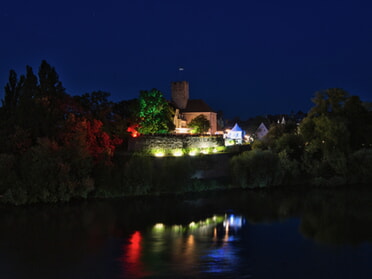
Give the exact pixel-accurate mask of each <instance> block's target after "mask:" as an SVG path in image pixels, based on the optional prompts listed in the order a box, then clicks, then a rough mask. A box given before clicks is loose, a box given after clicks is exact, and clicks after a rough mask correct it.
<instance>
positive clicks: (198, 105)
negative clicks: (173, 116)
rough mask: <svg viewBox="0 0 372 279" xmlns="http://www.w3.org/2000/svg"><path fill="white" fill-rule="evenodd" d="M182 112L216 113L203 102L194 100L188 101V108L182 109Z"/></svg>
mask: <svg viewBox="0 0 372 279" xmlns="http://www.w3.org/2000/svg"><path fill="white" fill-rule="evenodd" d="M181 112H214V111H213V109H211V107H210V106H208V105H207V104H206V103H205V102H204V101H203V100H201V99H194V100H188V102H187V106H186V108H185V109H182V110H181Z"/></svg>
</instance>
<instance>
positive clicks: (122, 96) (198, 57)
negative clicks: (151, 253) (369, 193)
mask: <svg viewBox="0 0 372 279" xmlns="http://www.w3.org/2000/svg"><path fill="white" fill-rule="evenodd" d="M3 2H4V1H3ZM0 35H1V37H0V38H1V43H0V86H1V88H2V87H3V86H4V85H5V84H6V82H7V79H8V74H9V70H10V69H14V70H16V72H17V73H18V74H23V73H25V66H26V65H30V66H32V67H33V68H34V71H35V72H37V70H38V67H39V65H40V62H41V60H42V59H45V60H47V61H48V62H49V64H51V65H52V66H54V67H55V68H56V70H57V73H58V74H59V76H60V80H61V81H62V83H63V85H64V87H65V88H66V91H67V93H69V94H71V95H80V94H83V93H86V92H92V91H96V90H103V91H107V92H110V93H111V99H112V100H113V101H120V100H129V99H132V98H136V97H138V95H139V91H140V90H150V89H152V88H157V89H159V90H161V91H162V92H163V93H164V94H165V96H166V97H167V98H170V82H171V81H175V80H179V79H182V80H188V81H189V82H190V96H191V98H194V99H199V98H201V99H204V100H205V101H206V102H207V103H208V104H210V106H211V107H212V108H213V109H214V110H223V111H224V113H225V116H226V117H234V116H240V117H241V118H242V119H246V118H248V117H250V116H256V115H262V114H276V113H290V112H291V111H292V110H293V111H297V110H303V111H307V110H308V109H309V108H310V107H311V106H312V103H311V98H312V97H313V95H314V93H315V92H316V91H319V90H323V89H326V88H330V87H340V88H343V89H345V90H347V91H349V93H351V94H353V95H359V96H360V97H361V99H362V100H364V101H372V1H369V0H364V1H358V0H348V1H343V0H337V1H336V0H331V1H327V0H313V1H298V0H296V1H291V0H281V1H278V0H236V1H234V0H231V1H220V0H214V1H209V0H198V1H194V0H187V1H178V0H128V1H127V0H105V1H98V0H89V1H81V0H75V1H71V0H65V1H50V0H48V1H39V0H35V1H29V0H23V1H6V2H5V3H2V4H1V5H0ZM180 66H181V67H184V69H185V70H184V71H183V72H179V71H178V68H179V67H180ZM0 97H1V98H3V90H1V95H0Z"/></svg>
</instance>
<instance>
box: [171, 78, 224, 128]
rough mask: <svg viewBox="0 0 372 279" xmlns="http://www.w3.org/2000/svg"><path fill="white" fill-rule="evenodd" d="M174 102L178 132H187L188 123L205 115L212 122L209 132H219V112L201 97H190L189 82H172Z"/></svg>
mask: <svg viewBox="0 0 372 279" xmlns="http://www.w3.org/2000/svg"><path fill="white" fill-rule="evenodd" d="M171 89H172V104H173V106H174V107H175V116H174V125H175V126H176V132H177V133H187V132H188V130H189V129H188V127H187V124H188V123H190V122H191V120H193V119H194V118H195V117H197V116H199V115H201V114H202V115H204V116H205V117H206V118H207V119H208V120H209V123H210V129H209V131H208V133H209V134H211V135H214V134H215V133H216V132H217V113H216V112H214V111H213V110H212V109H211V107H210V106H209V105H208V104H207V103H205V102H204V101H203V100H201V99H190V98H189V83H188V82H187V81H176V82H172V84H171Z"/></svg>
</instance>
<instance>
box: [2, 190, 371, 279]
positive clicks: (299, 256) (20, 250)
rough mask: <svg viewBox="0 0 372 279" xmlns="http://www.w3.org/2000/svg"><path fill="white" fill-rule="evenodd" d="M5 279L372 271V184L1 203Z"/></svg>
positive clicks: (358, 274)
mask: <svg viewBox="0 0 372 279" xmlns="http://www.w3.org/2000/svg"><path fill="white" fill-rule="evenodd" d="M0 210H1V213H0V224H1V231H0V272H1V273H0V274H1V276H0V278H4V279H13V278H14V279H16V278H17V279H18V278H38V279H43V278H51V279H58V278H66V279H74V278H79V279H85V278H87V279H98V278H102V279H103V278H105V279H108V278H286V279H288V278H338V279H342V278H372V268H371V264H372V191H371V190H369V189H366V188H355V189H354V188H347V189H334V190H332V189H328V190H320V189H317V190H315V189H306V188H305V189H298V190H297V189H296V190H295V189H280V190H270V191H268V190H265V191H230V192H213V193H199V194H191V195H182V196H167V197H148V198H125V199H111V200H94V201H76V202H71V203H68V204H58V205H37V206H27V207H7V206H3V207H1V208H0Z"/></svg>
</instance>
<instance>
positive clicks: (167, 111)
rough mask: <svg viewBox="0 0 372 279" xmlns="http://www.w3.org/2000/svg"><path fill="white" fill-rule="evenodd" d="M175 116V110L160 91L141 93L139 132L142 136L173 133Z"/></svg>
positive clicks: (153, 90)
mask: <svg viewBox="0 0 372 279" xmlns="http://www.w3.org/2000/svg"><path fill="white" fill-rule="evenodd" d="M173 115H174V112H173V109H172V108H171V106H170V105H169V104H168V102H167V100H166V99H165V98H164V96H163V93H161V92H160V91H159V90H157V89H152V90H151V91H141V92H140V97H139V118H140V123H139V129H138V131H139V132H140V133H141V134H156V133H161V134H165V133H169V132H171V131H173V130H174V128H175V127H174V124H173Z"/></svg>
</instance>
